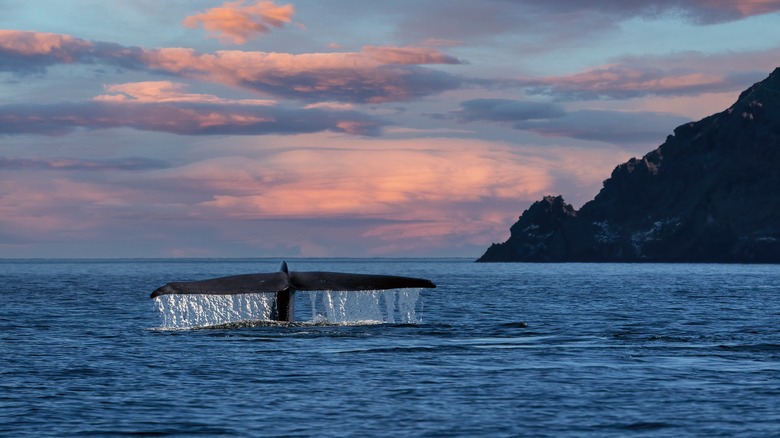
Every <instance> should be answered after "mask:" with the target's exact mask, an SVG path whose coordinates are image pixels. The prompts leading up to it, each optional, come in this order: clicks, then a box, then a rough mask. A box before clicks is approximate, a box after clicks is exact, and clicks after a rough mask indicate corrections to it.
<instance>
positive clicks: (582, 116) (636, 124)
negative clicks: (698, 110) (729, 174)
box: [512, 110, 690, 144]
mask: <svg viewBox="0 0 780 438" xmlns="http://www.w3.org/2000/svg"><path fill="white" fill-rule="evenodd" d="M689 121H690V120H689V119H688V118H686V117H682V116H678V115H675V114H668V113H656V112H648V111H607V110H579V111H572V112H569V113H567V114H566V115H564V116H563V117H560V118H554V119H548V120H523V121H519V122H517V123H514V124H513V125H512V127H513V128H514V129H521V130H525V131H531V132H535V133H537V134H540V135H544V136H550V137H569V138H576V139H580V140H592V141H602V142H607V143H615V144H621V143H647V142H653V141H655V142H657V143H658V144H660V143H661V142H663V140H664V139H665V138H666V136H667V135H669V134H671V132H672V130H673V129H674V128H675V127H677V126H680V125H682V124H683V123H686V122H689Z"/></svg>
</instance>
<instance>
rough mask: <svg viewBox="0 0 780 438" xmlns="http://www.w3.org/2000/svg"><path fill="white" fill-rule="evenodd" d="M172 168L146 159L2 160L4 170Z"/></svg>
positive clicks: (0, 158) (0, 166)
mask: <svg viewBox="0 0 780 438" xmlns="http://www.w3.org/2000/svg"><path fill="white" fill-rule="evenodd" d="M168 167H171V166H170V164H168V163H167V162H165V161H162V160H156V159H152V158H144V157H126V158H112V159H104V160H87V159H81V158H57V159H40V158H2V157H0V169H2V170H61V171H87V172H100V171H142V170H154V169H165V168H168Z"/></svg>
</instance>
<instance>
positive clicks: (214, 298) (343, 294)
mask: <svg viewBox="0 0 780 438" xmlns="http://www.w3.org/2000/svg"><path fill="white" fill-rule="evenodd" d="M307 296H308V297H307ZM419 298H420V290H419V289H391V290H382V291H359V292H356V291H311V292H296V298H295V309H296V310H295V312H296V320H298V322H303V323H312V324H337V325H355V324H382V323H391V324H393V323H396V322H399V323H403V324H418V323H420V322H421V319H422V316H421V310H422V304H421V301H420V299H419ZM275 299H276V296H275V294H273V293H256V294H235V295H201V294H187V295H179V294H169V295H161V296H159V297H157V298H155V299H154V304H155V308H156V310H157V312H158V313H159V315H160V318H161V326H160V328H161V329H169V330H170V329H174V330H176V329H190V328H199V327H210V326H224V325H229V324H232V323H236V322H241V321H267V322H270V321H272V320H271V313H272V309H273V307H274V301H275ZM418 306H419V309H418ZM305 315H309V317H310V318H309V319H308V320H305V319H304V318H305Z"/></svg>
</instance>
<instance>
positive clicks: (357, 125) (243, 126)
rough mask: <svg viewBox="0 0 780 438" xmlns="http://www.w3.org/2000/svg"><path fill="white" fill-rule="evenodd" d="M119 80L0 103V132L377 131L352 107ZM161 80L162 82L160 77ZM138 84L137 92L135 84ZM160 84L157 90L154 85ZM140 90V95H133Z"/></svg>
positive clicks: (371, 119) (378, 126)
mask: <svg viewBox="0 0 780 438" xmlns="http://www.w3.org/2000/svg"><path fill="white" fill-rule="evenodd" d="M159 84H160V83H157V85H155V86H152V87H149V83H140V84H137V83H136V84H125V85H124V86H113V88H112V87H109V90H113V91H121V92H124V93H131V94H129V95H128V94H118V95H106V96H98V98H96V100H92V101H83V102H65V103H52V104H6V105H0V135H18V134H37V135H41V134H42V135H64V134H67V133H70V132H73V131H74V130H76V129H90V130H94V129H109V128H120V127H128V128H133V129H137V130H141V131H157V132H168V133H174V134H182V135H264V134H298V133H312V132H321V131H332V132H340V133H347V134H353V135H378V134H379V130H380V129H381V127H382V126H383V125H384V123H383V122H381V121H380V120H379V119H377V118H375V117H372V116H368V115H365V114H362V113H360V112H357V111H341V110H333V109H327V108H303V109H295V108H285V107H280V106H274V105H269V104H268V103H267V102H265V101H262V102H261V104H252V103H250V102H251V101H249V102H244V101H241V100H238V101H236V100H223V99H219V98H216V97H215V96H211V95H206V97H205V98H199V97H198V96H197V95H193V94H178V93H176V92H173V91H172V90H175V89H177V88H178V87H177V86H175V85H171V87H168V86H167V85H163V86H160V85H159ZM163 84H164V83H163ZM139 88H142V89H143V91H142V92H141V93H139V92H138V89H139ZM160 90H162V92H161V91H160ZM139 96H140V97H139Z"/></svg>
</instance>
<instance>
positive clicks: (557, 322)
mask: <svg viewBox="0 0 780 438" xmlns="http://www.w3.org/2000/svg"><path fill="white" fill-rule="evenodd" d="M287 262H288V263H289V265H290V269H291V270H298V271H315V270H327V271H342V272H359V273H375V274H391V275H406V276H415V277H423V278H428V279H431V280H433V281H434V282H435V283H436V284H437V285H438V288H436V289H422V290H405V291H395V292H388V293H383V292H377V293H361V292H351V293H348V294H339V293H328V292H321V293H320V292H317V293H301V292H299V293H298V294H297V295H296V307H297V308H296V318H297V322H295V323H291V324H285V323H273V322H268V321H264V319H265V316H266V313H264V312H266V304H267V303H266V301H265V298H263V297H264V295H262V294H257V295H252V296H246V297H243V298H236V299H234V300H232V301H219V300H217V299H216V297H190V298H191V300H190V301H187V302H185V301H183V300H181V297H179V299H178V301H176V300H173V299H168V301H161V299H160V298H157V299H154V300H152V299H150V298H149V294H150V293H151V292H152V291H153V290H154V289H156V288H157V287H159V286H161V285H163V284H165V283H167V282H169V281H176V280H195V279H203V278H209V277H217V276H226V275H235V274H241V273H250V272H271V271H275V270H277V268H278V265H279V260H276V259H274V260H271V259H252V260H247V259H236V260H221V259H218V260H3V261H0V298H2V304H1V305H0V435H2V436H9V437H17V436H122V435H140V436H198V435H202V436H318V437H328V436H338V437H342V436H360V437H363V436H430V437H439V436H491V437H492V436H499V437H500V436H531V437H565V436H576V437H583V436H597V437H605V436H607V437H608V436H620V437H623V436H668V437H682V436H707V437H711V436H749V437H754V436H755V437H772V436H780V324H779V323H780V266H777V265H706V264H703V265H689V264H683V265H665V264H477V263H473V262H472V261H471V260H461V259H454V260H450V259H444V260H442V259H430V260H429V259H424V260H396V259H376V260H374V259H370V260H365V259H297V260H295V259H294V260H289V259H288V260H287ZM361 294H363V295H361ZM247 318H248V320H246V319H247ZM236 319H237V320H236ZM206 325H210V326H209V327H205V326H206Z"/></svg>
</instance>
